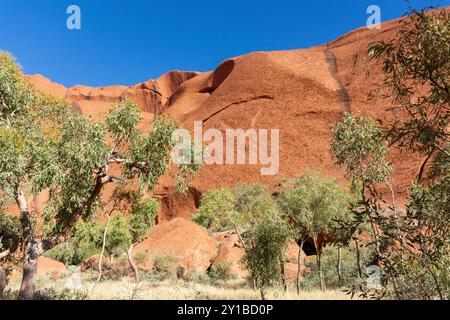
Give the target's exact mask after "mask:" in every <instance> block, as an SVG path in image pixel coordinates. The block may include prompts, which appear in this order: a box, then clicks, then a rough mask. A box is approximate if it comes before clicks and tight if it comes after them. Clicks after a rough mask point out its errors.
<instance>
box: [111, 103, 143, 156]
mask: <svg viewBox="0 0 450 320" xmlns="http://www.w3.org/2000/svg"><path fill="white" fill-rule="evenodd" d="M141 120H142V115H141V113H140V110H139V106H138V105H137V104H136V103H135V102H133V101H131V100H124V101H122V102H121V103H120V104H117V105H115V106H113V110H112V111H111V112H110V113H109V114H108V116H107V117H106V127H107V129H108V132H110V134H111V135H112V137H113V139H114V142H115V147H116V148H117V149H119V148H121V147H124V144H125V143H127V142H128V143H129V142H130V141H133V140H134V139H135V138H136V135H137V134H138V131H137V130H136V126H137V125H138V124H139V122H141Z"/></svg>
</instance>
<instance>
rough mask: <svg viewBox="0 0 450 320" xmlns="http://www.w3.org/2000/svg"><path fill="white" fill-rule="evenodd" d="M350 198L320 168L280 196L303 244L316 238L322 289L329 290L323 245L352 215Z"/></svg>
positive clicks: (294, 181)
mask: <svg viewBox="0 0 450 320" xmlns="http://www.w3.org/2000/svg"><path fill="white" fill-rule="evenodd" d="M348 201H349V197H348V195H347V193H346V192H345V191H344V190H343V189H342V188H341V187H339V186H338V184H337V183H336V182H335V181H334V180H333V179H330V178H326V177H322V176H321V175H320V174H318V173H317V172H310V173H307V174H305V175H304V176H302V177H300V178H298V179H296V180H293V181H290V182H288V183H287V184H285V190H284V191H282V192H281V194H280V196H279V198H278V203H279V206H280V208H281V210H282V212H283V213H284V215H285V216H286V218H287V220H288V221H289V223H290V225H291V227H292V228H293V230H294V234H295V236H296V240H298V239H300V241H301V243H302V244H303V242H304V241H305V240H306V239H307V238H312V240H313V242H314V246H315V249H316V258H317V259H316V262H317V269H318V272H319V276H320V284H321V288H322V290H325V281H324V278H323V272H322V263H321V255H322V248H323V246H324V245H325V241H326V239H327V238H329V239H330V240H329V241H332V239H333V237H334V236H335V235H336V232H337V230H338V229H339V221H347V220H348V219H349V212H348V210H347V205H348ZM299 260H300V259H299ZM299 262H300V261H299ZM299 270H300V265H299ZM299 270H298V272H297V291H298V292H299V291H300V285H299V276H300V272H299Z"/></svg>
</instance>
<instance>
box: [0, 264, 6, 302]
mask: <svg viewBox="0 0 450 320" xmlns="http://www.w3.org/2000/svg"><path fill="white" fill-rule="evenodd" d="M5 288H6V272H5V270H3V269H2V268H0V300H2V298H3V292H4V291H5Z"/></svg>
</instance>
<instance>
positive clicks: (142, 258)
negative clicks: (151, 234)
mask: <svg viewBox="0 0 450 320" xmlns="http://www.w3.org/2000/svg"><path fill="white" fill-rule="evenodd" d="M134 260H135V261H136V263H137V264H138V265H144V264H145V263H146V262H147V260H148V256H147V254H146V253H145V252H138V253H136V254H135V255H134Z"/></svg>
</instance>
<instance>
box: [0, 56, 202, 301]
mask: <svg viewBox="0 0 450 320" xmlns="http://www.w3.org/2000/svg"><path fill="white" fill-rule="evenodd" d="M141 120H142V117H141V115H140V111H139V109H138V107H137V105H136V104H135V103H133V102H131V101H128V100H125V101H122V102H121V103H120V104H118V105H116V106H114V108H112V111H111V112H110V113H109V115H108V116H107V119H106V121H105V122H94V121H92V120H90V119H88V118H87V117H85V116H83V115H79V114H77V113H76V112H74V111H73V110H72V109H71V108H69V106H68V103H67V102H66V101H64V100H59V99H56V98H51V97H47V96H43V95H42V94H40V93H37V92H36V91H35V90H34V89H33V88H32V86H31V85H30V84H29V83H28V82H27V81H26V80H25V79H24V76H23V75H22V73H21V70H20V68H19V67H18V66H17V65H16V63H15V60H14V58H13V57H12V56H11V55H10V54H8V53H5V52H2V53H0V189H1V190H2V192H5V193H7V194H8V195H10V196H12V198H13V199H14V200H15V202H16V204H17V206H18V208H19V210H20V221H21V225H22V240H23V245H24V249H23V277H22V284H21V287H20V290H19V299H32V298H33V295H34V292H35V288H36V269H37V260H38V257H39V256H40V255H42V254H43V253H44V252H45V251H47V250H48V249H50V248H52V247H53V246H55V245H56V244H58V243H60V242H61V241H62V240H63V239H64V237H63V236H64V235H67V234H68V232H69V231H70V229H71V227H72V226H73V225H74V224H75V222H76V221H77V219H79V218H87V217H89V216H91V215H93V214H94V213H95V212H96V210H97V209H99V208H100V205H101V202H100V198H101V195H102V191H103V190H104V187H105V186H106V185H108V184H118V183H123V182H124V181H127V180H128V181H129V180H136V181H138V182H139V183H140V184H141V185H143V186H145V188H146V189H147V190H152V189H153V187H154V185H155V184H156V183H157V181H158V178H159V177H161V176H162V175H164V174H165V173H166V171H167V170H168V168H169V166H170V162H171V161H170V160H171V156H170V154H171V149H172V148H173V145H174V141H173V140H172V133H173V132H174V131H175V130H176V129H177V128H178V127H179V124H178V123H177V122H176V121H174V120H173V119H171V118H168V117H164V116H161V117H158V118H156V119H154V120H153V122H152V123H151V128H150V130H149V133H144V132H142V131H141V130H139V129H138V124H139V123H140V122H141ZM111 166H114V167H115V168H116V170H114V172H121V176H118V175H114V174H113V173H112V170H111ZM180 169H181V171H179V172H181V173H180V174H181V176H182V177H184V178H189V177H190V176H191V174H194V173H195V171H196V170H197V169H198V167H190V166H183V167H181V168H180ZM44 190H48V192H49V199H48V202H47V204H46V206H45V209H44V210H43V212H42V214H43V216H44V217H45V222H46V225H47V226H51V227H50V228H46V229H47V232H46V234H42V233H40V232H39V230H38V227H37V224H36V220H37V217H38V216H40V214H41V212H33V211H32V210H31V209H30V207H29V203H30V200H31V199H33V197H35V196H36V195H37V194H39V193H40V192H42V191H44ZM35 209H36V208H35ZM35 209H34V211H35Z"/></svg>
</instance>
